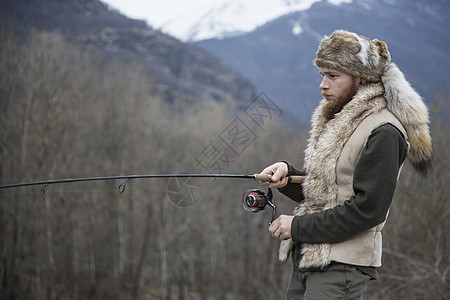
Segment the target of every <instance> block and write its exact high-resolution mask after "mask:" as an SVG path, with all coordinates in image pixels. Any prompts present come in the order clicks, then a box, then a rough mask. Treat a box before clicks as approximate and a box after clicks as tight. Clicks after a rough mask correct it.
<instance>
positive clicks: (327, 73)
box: [319, 71, 338, 75]
mask: <svg viewBox="0 0 450 300" xmlns="http://www.w3.org/2000/svg"><path fill="white" fill-rule="evenodd" d="M319 73H320V74H322V75H329V74H337V73H338V72H337V71H323V72H319Z"/></svg>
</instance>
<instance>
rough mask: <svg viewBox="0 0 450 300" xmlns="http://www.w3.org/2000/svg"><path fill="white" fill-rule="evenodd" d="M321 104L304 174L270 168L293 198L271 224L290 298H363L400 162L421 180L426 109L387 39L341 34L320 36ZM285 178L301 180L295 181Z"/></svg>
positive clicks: (426, 158) (427, 146) (283, 165)
mask: <svg viewBox="0 0 450 300" xmlns="http://www.w3.org/2000/svg"><path fill="white" fill-rule="evenodd" d="M314 63H315V64H316V66H317V67H319V70H320V74H321V75H322V76H323V80H322V82H321V83H320V86H319V87H320V89H321V90H322V96H323V97H324V99H323V100H322V101H321V102H320V104H319V106H318V107H317V108H316V110H315V111H314V113H313V116H312V124H311V131H310V137H309V139H308V146H307V149H306V150H305V159H304V169H303V170H302V171H300V170H297V169H296V168H295V167H293V166H292V165H291V164H289V163H288V162H278V163H275V164H273V165H271V166H269V167H267V168H265V169H264V170H263V171H262V173H263V174H269V175H272V182H271V183H263V184H268V185H269V187H274V188H279V190H280V191H281V192H282V193H283V194H285V195H287V196H288V197H289V198H291V199H293V200H294V201H297V202H299V204H298V205H297V207H296V209H295V210H294V214H293V215H291V216H288V215H281V216H280V217H278V218H277V219H276V220H275V221H274V222H272V224H271V226H270V227H269V231H270V232H271V234H272V236H273V237H275V238H279V239H280V240H282V242H281V247H280V253H279V256H280V260H282V261H286V260H287V258H288V256H289V254H291V256H292V260H293V264H294V266H293V269H292V273H291V278H290V282H289V286H288V291H287V298H288V299H362V295H363V294H364V292H365V290H366V288H367V286H368V283H369V281H370V280H371V279H376V278H377V270H376V268H377V267H380V266H381V247H382V246H381V229H382V228H383V226H384V222H385V220H386V217H387V214H388V210H389V207H390V205H391V201H392V198H393V194H394V190H395V187H396V183H397V178H398V176H399V173H400V170H401V168H402V165H403V163H404V161H405V159H406V158H408V159H409V160H410V162H411V163H412V165H413V166H414V167H415V169H416V170H417V171H418V172H419V173H421V174H422V175H424V176H425V175H426V174H427V172H428V171H429V170H430V169H431V160H432V146H431V137H430V134H429V126H428V122H429V121H428V110H427V108H426V106H425V105H424V103H423V101H422V99H421V97H420V96H419V95H418V94H417V93H416V92H415V91H414V90H413V89H412V87H411V86H410V84H409V83H408V82H407V81H406V80H405V78H404V76H403V73H402V72H401V71H400V70H399V69H398V68H397V66H396V65H395V64H393V63H390V54H389V52H388V49H387V45H386V43H384V42H382V41H379V40H377V39H374V40H370V39H369V38H367V37H364V36H361V35H357V34H355V33H352V32H347V31H343V30H339V31H335V32H334V33H333V34H332V35H331V36H329V37H327V36H325V37H324V39H323V40H322V41H321V43H320V45H319V49H318V51H317V58H316V60H315V61H314ZM289 175H305V182H304V183H303V184H302V185H298V184H293V183H287V179H286V178H287V176H289Z"/></svg>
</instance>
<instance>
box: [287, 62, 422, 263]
mask: <svg viewBox="0 0 450 300" xmlns="http://www.w3.org/2000/svg"><path fill="white" fill-rule="evenodd" d="M399 75H402V76H403V74H402V73H401V72H400V71H399V70H398V69H397V67H396V66H395V65H394V64H390V65H388V67H387V68H386V71H385V75H384V77H383V78H382V82H379V83H371V84H368V85H366V86H363V87H361V88H360V89H359V90H358V92H357V94H356V95H355V96H354V97H353V99H352V101H350V102H349V103H348V104H347V105H346V106H345V107H344V108H343V109H342V111H341V112H340V113H338V114H337V115H336V117H335V118H334V119H332V120H329V121H328V120H326V119H325V118H324V117H323V116H322V113H321V111H322V107H323V105H324V104H325V102H326V100H322V102H321V103H320V104H319V106H318V107H317V108H316V110H315V112H314V114H313V117H312V128H311V131H310V138H309V140H308V147H307V149H306V151H305V170H306V174H307V175H306V178H305V182H304V184H303V192H304V196H305V200H304V201H303V202H302V203H300V204H299V205H298V206H297V207H296V209H295V210H294V215H305V214H311V213H315V212H320V211H323V210H326V209H329V208H332V207H334V206H336V205H338V204H341V203H338V185H337V180H336V166H337V163H338V159H339V157H340V155H341V154H342V151H343V149H344V146H345V144H346V143H347V141H348V140H349V139H350V137H351V136H352V134H353V133H354V132H355V130H356V129H357V128H358V126H360V124H361V123H362V122H363V121H364V120H365V119H366V118H367V119H368V117H369V116H372V115H376V114H379V113H380V112H382V111H383V110H384V111H389V115H391V116H392V117H391V118H390V120H392V121H389V120H387V122H389V123H393V124H394V125H395V126H397V127H398V128H399V129H400V130H401V131H402V132H404V134H405V135H407V136H408V138H409V137H410V136H413V139H412V141H411V142H412V143H411V151H410V152H412V154H411V153H409V154H408V158H409V160H410V161H411V162H412V163H413V166H414V167H415V168H416V169H417V170H419V171H420V170H428V169H429V167H430V166H431V163H430V161H431V138H430V136H429V131H428V111H427V109H426V107H425V105H424V104H423V102H422V100H421V98H420V96H418V95H417V93H415V91H414V90H412V88H411V87H410V86H409V84H406V85H405V84H404V82H406V80H404V77H402V78H400V87H401V90H399V82H393V81H395V80H397V78H398V76H399ZM383 79H384V80H383ZM402 80H403V81H404V82H403V81H402ZM401 84H403V86H401ZM408 87H409V89H408ZM405 93H406V95H405ZM405 96H406V97H407V98H408V99H407V100H405V99H403V98H404V97H405ZM411 110H412V112H411ZM375 125H376V124H375ZM402 125H403V126H402ZM368 134H370V131H369V132H368ZM418 136H420V138H417V137H418ZM418 153H419V154H418ZM382 227H383V224H380V226H377V228H374V229H373V230H369V231H373V234H372V233H370V234H369V233H367V232H366V233H364V234H363V235H362V236H361V237H356V240H355V241H354V243H353V244H352V243H349V244H348V245H347V248H345V247H344V248H343V249H340V250H339V251H340V252H341V253H344V252H345V251H350V252H351V251H352V247H353V246H355V245H358V243H359V244H361V243H364V239H366V241H367V238H368V236H370V238H371V239H373V240H374V241H368V242H370V243H371V242H373V243H374V244H376V242H375V241H376V240H377V239H378V240H379V245H375V246H374V247H373V249H372V252H374V253H366V254H364V255H366V256H371V257H372V256H377V257H378V258H377V259H375V260H373V259H372V258H371V259H366V258H364V257H362V258H361V257H356V258H355V259H354V260H353V259H350V260H349V261H343V262H346V263H353V264H360V265H373V266H378V265H380V263H381V233H379V231H380V230H381V228H382ZM358 239H360V240H358ZM344 243H345V242H344ZM293 244H294V243H293V241H292V239H288V240H286V241H282V243H281V247H280V252H279V258H280V260H282V261H285V260H286V259H287V257H288V255H289V253H290V251H291V250H292V247H293ZM333 245H336V244H304V245H303V247H302V255H303V256H302V260H301V262H300V268H310V267H322V266H325V265H327V264H329V263H330V262H331V261H332V260H335V259H334V258H333V255H332V254H333V253H334V252H335V251H333V247H334V246H333ZM377 248H378V249H377ZM375 252H376V253H375ZM338 260H339V259H338ZM339 261H341V260H339Z"/></svg>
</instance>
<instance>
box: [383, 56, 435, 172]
mask: <svg viewBox="0 0 450 300" xmlns="http://www.w3.org/2000/svg"><path fill="white" fill-rule="evenodd" d="M381 81H382V82H383V86H384V89H385V97H386V99H387V108H388V110H389V111H390V112H392V113H393V114H394V115H395V116H396V117H397V118H398V119H399V121H400V122H401V123H402V125H403V127H405V130H406V133H407V135H408V140H409V143H410V145H411V150H410V151H409V153H408V159H409V161H410V162H411V164H412V165H413V166H414V168H415V169H416V171H417V172H419V173H420V174H421V175H423V176H427V175H428V173H429V172H430V171H431V170H432V161H433V147H432V143H431V136H430V129H429V117H428V108H427V107H426V105H425V103H424V102H423V101H422V98H421V97H420V95H419V94H418V93H417V92H416V91H415V90H414V89H413V88H412V87H411V85H410V84H409V82H408V81H406V79H405V76H404V75H403V73H402V72H401V71H400V70H399V68H398V67H397V65H395V64H394V63H390V64H389V65H387V66H386V68H385V70H384V73H383V75H382V76H381Z"/></svg>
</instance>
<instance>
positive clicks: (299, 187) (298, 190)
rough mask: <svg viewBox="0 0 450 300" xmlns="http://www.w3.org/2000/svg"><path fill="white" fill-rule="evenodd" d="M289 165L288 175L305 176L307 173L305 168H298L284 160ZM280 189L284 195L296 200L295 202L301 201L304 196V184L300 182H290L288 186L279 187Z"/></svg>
mask: <svg viewBox="0 0 450 300" xmlns="http://www.w3.org/2000/svg"><path fill="white" fill-rule="evenodd" d="M283 162H284V163H286V164H287V166H288V174H287V175H288V176H292V175H300V176H305V175H306V173H305V171H303V170H298V169H296V168H295V167H294V166H293V165H291V164H290V163H288V162H287V161H283ZM278 191H280V193H282V194H283V195H285V196H287V197H288V198H290V199H291V200H294V201H295V202H301V201H302V200H303V199H304V197H303V184H298V183H288V184H287V185H286V186H284V187H282V188H279V189H278Z"/></svg>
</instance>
